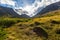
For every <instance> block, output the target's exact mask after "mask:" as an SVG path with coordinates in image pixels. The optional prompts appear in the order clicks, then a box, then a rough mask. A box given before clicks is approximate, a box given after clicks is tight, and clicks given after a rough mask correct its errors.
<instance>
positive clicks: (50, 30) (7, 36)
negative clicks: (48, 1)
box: [0, 10, 60, 40]
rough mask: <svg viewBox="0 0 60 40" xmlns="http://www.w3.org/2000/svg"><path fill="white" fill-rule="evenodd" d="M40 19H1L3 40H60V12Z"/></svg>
mask: <svg viewBox="0 0 60 40" xmlns="http://www.w3.org/2000/svg"><path fill="white" fill-rule="evenodd" d="M44 15H45V16H42V17H40V18H39V17H38V18H31V19H26V18H8V17H5V18H4V17H1V18H0V27H1V29H0V30H2V29H3V30H2V33H1V34H3V31H4V36H1V37H0V39H1V40H60V10H56V11H53V12H49V14H44Z"/></svg>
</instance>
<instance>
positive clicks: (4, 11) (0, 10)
mask: <svg viewBox="0 0 60 40" xmlns="http://www.w3.org/2000/svg"><path fill="white" fill-rule="evenodd" d="M37 3H38V2H37ZM38 4H39V3H38ZM46 5H47V4H46ZM28 7H30V6H28ZM58 9H60V2H56V3H53V4H50V5H48V6H46V7H45V6H43V7H40V6H39V7H38V9H37V10H36V11H34V12H33V11H32V10H34V9H32V10H31V12H28V11H29V10H30V9H29V8H28V9H27V11H26V9H23V10H22V9H21V10H20V9H19V8H18V9H14V10H15V11H14V10H13V8H12V7H11V8H10V7H4V6H0V14H1V15H0V16H4V15H6V16H9V15H10V16H11V17H24V18H30V17H32V16H33V17H38V16H41V14H45V13H46V12H49V11H53V10H58ZM16 10H17V11H16ZM20 11H21V12H20ZM20 14H21V15H20ZM34 15H35V16H34Z"/></svg>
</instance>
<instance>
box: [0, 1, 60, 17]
mask: <svg viewBox="0 0 60 40" xmlns="http://www.w3.org/2000/svg"><path fill="white" fill-rule="evenodd" d="M57 2H59V0H50V1H49V0H34V1H32V0H31V1H28V0H25V1H23V0H0V6H2V7H4V8H6V10H7V11H8V13H9V14H10V15H12V16H13V17H25V16H26V17H34V16H35V15H37V14H39V13H41V14H43V13H42V12H44V11H45V10H50V9H49V8H51V9H52V8H53V6H54V7H55V6H56V5H53V4H55V3H57ZM49 5H53V6H49ZM47 7H48V8H47ZM55 8H56V7H55ZM55 8H53V9H55ZM20 9H21V10H22V12H20V11H21V10H20ZM4 10H5V9H4ZM6 10H5V11H6ZM16 10H18V11H16ZM25 12H26V13H25ZM2 13H3V12H2ZM5 13H6V12H5ZM21 15H22V16H21Z"/></svg>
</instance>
